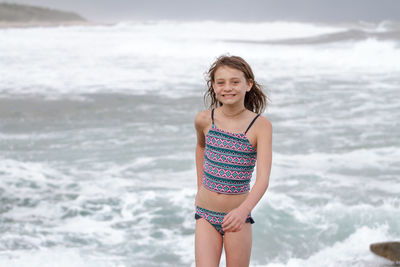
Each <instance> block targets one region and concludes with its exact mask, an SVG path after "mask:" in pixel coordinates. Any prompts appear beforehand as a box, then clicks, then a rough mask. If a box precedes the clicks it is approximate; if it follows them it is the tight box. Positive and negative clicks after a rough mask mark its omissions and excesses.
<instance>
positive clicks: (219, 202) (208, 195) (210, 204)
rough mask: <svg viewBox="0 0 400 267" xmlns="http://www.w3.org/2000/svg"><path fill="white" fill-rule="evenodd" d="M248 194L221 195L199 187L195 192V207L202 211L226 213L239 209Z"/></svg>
mask: <svg viewBox="0 0 400 267" xmlns="http://www.w3.org/2000/svg"><path fill="white" fill-rule="evenodd" d="M248 194H249V192H246V193H243V194H222V193H218V192H214V191H210V190H208V189H207V188H205V187H204V186H203V185H201V186H200V189H199V190H198V192H197V197H196V198H197V203H196V205H197V206H199V207H201V208H204V209H208V210H212V211H216V212H226V213H227V212H230V211H231V210H233V209H235V208H237V207H239V206H240V204H242V202H243V201H244V200H245V199H246V198H247V195H248Z"/></svg>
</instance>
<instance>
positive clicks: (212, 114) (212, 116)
mask: <svg viewBox="0 0 400 267" xmlns="http://www.w3.org/2000/svg"><path fill="white" fill-rule="evenodd" d="M211 120H212V123H213V124H214V109H212V110H211Z"/></svg>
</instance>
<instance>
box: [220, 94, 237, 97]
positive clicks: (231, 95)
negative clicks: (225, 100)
mask: <svg viewBox="0 0 400 267" xmlns="http://www.w3.org/2000/svg"><path fill="white" fill-rule="evenodd" d="M235 95H236V94H230V95H228V94H225V95H222V96H223V97H227V96H228V97H230V96H231V97H233V96H235Z"/></svg>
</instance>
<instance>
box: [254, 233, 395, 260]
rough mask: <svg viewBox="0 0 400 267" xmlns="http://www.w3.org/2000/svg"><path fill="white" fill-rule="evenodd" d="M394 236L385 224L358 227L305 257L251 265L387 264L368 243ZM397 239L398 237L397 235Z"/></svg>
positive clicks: (389, 238) (391, 238) (390, 238)
mask: <svg viewBox="0 0 400 267" xmlns="http://www.w3.org/2000/svg"><path fill="white" fill-rule="evenodd" d="M393 239H396V237H393V236H390V235H389V234H388V227H387V226H385V225H381V226H377V227H372V228H371V227H366V226H363V227H360V228H359V229H357V230H356V231H355V232H354V233H353V234H351V235H350V236H348V237H347V238H346V239H345V240H343V241H338V242H336V243H334V244H333V245H332V246H328V247H325V248H324V249H322V250H320V251H318V252H316V253H315V254H313V255H312V256H310V257H309V258H307V259H301V258H290V259H289V260H288V262H287V263H270V264H267V265H253V266H259V267H261V266H266V267H283V266H286V267H303V266H308V267H314V266H315V267H320V266H326V267H331V266H332V267H337V266H343V267H344V266H356V267H357V266H359V267H373V266H381V265H382V264H388V263H390V261H388V260H386V259H382V258H379V257H378V256H375V255H374V254H372V252H370V251H369V245H370V244H371V243H375V242H382V241H387V240H393ZM397 239H398V237H397Z"/></svg>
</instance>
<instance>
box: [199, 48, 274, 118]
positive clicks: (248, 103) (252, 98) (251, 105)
mask: <svg viewBox="0 0 400 267" xmlns="http://www.w3.org/2000/svg"><path fill="white" fill-rule="evenodd" d="M222 66H226V67H230V68H234V69H237V70H240V71H241V72H243V74H244V77H245V78H246V81H247V83H249V82H253V86H252V87H251V89H250V91H249V92H246V95H245V97H244V106H245V108H247V109H248V110H251V111H253V112H255V113H260V114H261V113H263V112H264V110H265V108H266V107H267V101H268V100H269V99H268V97H267V96H266V95H265V94H264V93H263V91H262V86H261V85H260V84H258V83H257V82H256V81H255V80H254V74H253V71H252V70H251V68H250V65H249V64H248V63H247V62H246V61H245V60H244V59H243V58H241V57H238V56H229V55H222V56H219V57H218V58H217V60H216V61H215V62H214V63H213V64H212V65H211V67H210V69H209V70H208V72H206V73H205V76H206V77H205V79H206V82H207V91H206V92H205V94H204V103H205V105H206V106H207V101H208V100H211V101H210V103H209V106H208V108H216V107H218V106H222V103H221V102H220V101H218V100H217V97H216V95H215V92H214V89H213V87H212V84H213V83H214V82H215V72H216V71H217V69H218V68H219V67H222Z"/></svg>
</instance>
